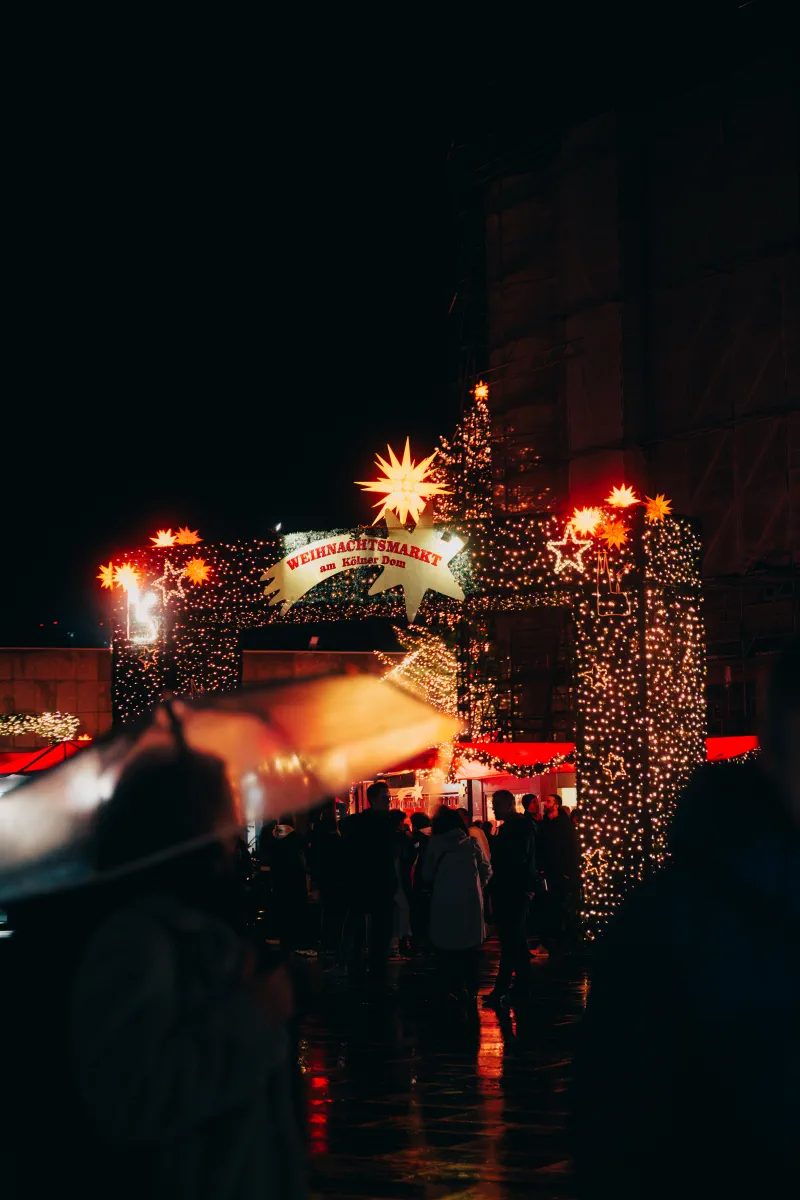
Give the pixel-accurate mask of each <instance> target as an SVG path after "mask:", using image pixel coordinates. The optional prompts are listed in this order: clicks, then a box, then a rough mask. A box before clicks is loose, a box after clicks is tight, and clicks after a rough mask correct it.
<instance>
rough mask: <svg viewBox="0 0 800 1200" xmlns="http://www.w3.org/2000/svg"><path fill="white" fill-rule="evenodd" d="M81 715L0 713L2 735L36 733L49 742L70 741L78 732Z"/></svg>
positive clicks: (16, 735) (0, 731) (0, 733)
mask: <svg viewBox="0 0 800 1200" xmlns="http://www.w3.org/2000/svg"><path fill="white" fill-rule="evenodd" d="M80 723H81V721H80V717H76V716H74V715H73V714H72V713H62V712H44V713H5V714H2V715H0V737H22V735H23V734H25V733H35V734H36V736H37V737H40V738H45V739H46V740H47V741H49V742H69V741H71V740H72V739H73V738H74V736H75V734H76V733H77V732H78V727H79V726H80Z"/></svg>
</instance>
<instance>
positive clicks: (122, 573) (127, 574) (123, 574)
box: [114, 563, 139, 592]
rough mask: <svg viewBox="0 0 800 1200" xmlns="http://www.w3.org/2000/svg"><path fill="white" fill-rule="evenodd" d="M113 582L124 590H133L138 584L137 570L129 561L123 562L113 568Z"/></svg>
mask: <svg viewBox="0 0 800 1200" xmlns="http://www.w3.org/2000/svg"><path fill="white" fill-rule="evenodd" d="M114 583H116V585H117V587H121V588H124V589H125V591H126V592H130V591H134V592H135V591H136V589H137V588H138V586H139V572H138V571H137V570H136V567H134V566H132V565H131V563H123V564H122V566H121V567H115V568H114Z"/></svg>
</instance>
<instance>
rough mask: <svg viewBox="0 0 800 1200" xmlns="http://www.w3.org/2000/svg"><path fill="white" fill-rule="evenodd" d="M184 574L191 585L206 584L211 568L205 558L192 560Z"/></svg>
mask: <svg viewBox="0 0 800 1200" xmlns="http://www.w3.org/2000/svg"><path fill="white" fill-rule="evenodd" d="M184 573H185V575H186V578H187V579H188V580H189V582H190V583H195V584H200V583H205V582H206V581H207V579H208V577H209V575H210V574H211V567H210V566H209V564H208V563H207V562H206V560H205V559H204V558H190V559H189V561H188V562H187V564H186V570H185V572H184Z"/></svg>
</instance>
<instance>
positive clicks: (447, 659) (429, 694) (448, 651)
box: [375, 625, 458, 717]
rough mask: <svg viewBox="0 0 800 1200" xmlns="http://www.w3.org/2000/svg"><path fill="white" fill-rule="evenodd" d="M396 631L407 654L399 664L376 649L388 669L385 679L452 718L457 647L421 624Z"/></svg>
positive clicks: (454, 708)
mask: <svg viewBox="0 0 800 1200" xmlns="http://www.w3.org/2000/svg"><path fill="white" fill-rule="evenodd" d="M395 634H396V636H397V640H398V642H399V643H400V645H401V646H402V648H403V649H404V650H405V651H406V654H405V657H404V658H403V659H402V660H401V661H400V662H399V663H396V662H395V661H394V660H393V659H392V658H391V657H390V656H389V655H388V654H382V653H381V651H380V650H376V651H375V653H376V654H377V655H378V658H379V659H380V660H381V662H382V663H383V664H384V666H386V667H388V668H389V670H388V671H387V672H386V674H385V675H384V679H390V680H391V681H392V683H396V684H397V685H398V686H399V687H402V688H405V689H406V691H409V692H412V693H413V694H414V695H415V696H419V697H420V699H422V700H426V701H427V702H428V704H431V705H433V707H434V708H438V710H439V712H443V713H446V714H447V716H449V717H454V716H456V714H457V711H458V705H457V699H456V676H457V670H458V662H457V658H456V652H455V649H454V648H453V647H452V646H450V645H448V643H447V642H446V641H445V639H444V638H442V637H439V635H438V634H435V633H432V632H431V631H430V630H429V629H425V628H424V627H422V626H419V625H409V626H408V628H407V629H401V628H399V627H395Z"/></svg>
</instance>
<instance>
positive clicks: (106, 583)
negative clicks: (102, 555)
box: [97, 562, 114, 588]
mask: <svg viewBox="0 0 800 1200" xmlns="http://www.w3.org/2000/svg"><path fill="white" fill-rule="evenodd" d="M97 578H98V579H99V580H100V586H101V587H104V588H113V586H114V564H113V562H110V563H109V564H108V566H107V567H104V566H103V564H102V563H101V564H100V574H99V575H98V576H97Z"/></svg>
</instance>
